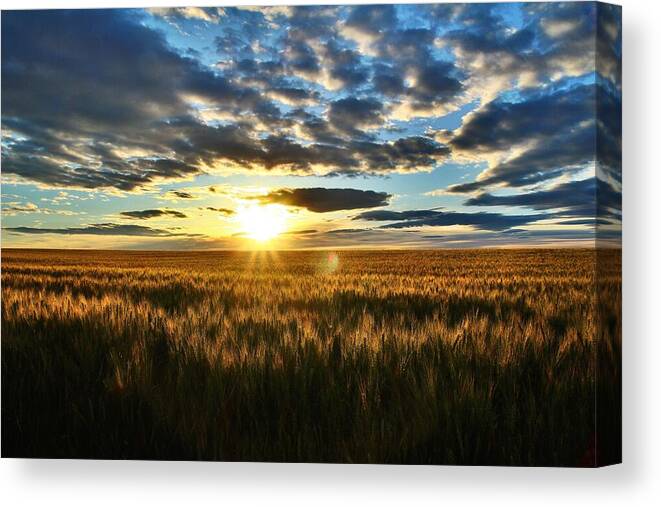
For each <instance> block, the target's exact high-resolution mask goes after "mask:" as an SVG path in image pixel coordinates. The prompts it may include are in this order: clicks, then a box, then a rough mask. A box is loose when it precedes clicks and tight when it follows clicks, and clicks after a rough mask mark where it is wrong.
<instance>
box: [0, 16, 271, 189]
mask: <svg viewBox="0 0 661 507" xmlns="http://www.w3.org/2000/svg"><path fill="white" fill-rule="evenodd" d="M140 21H141V15H140V14H138V11H123V10H109V9H108V10H69V11H67V10H61V11H13V12H10V13H7V14H6V15H3V16H2V61H3V70H2V114H3V120H2V122H3V137H4V133H5V131H6V132H7V144H6V148H3V150H2V151H3V153H2V159H3V160H2V162H3V171H4V172H5V173H7V174H9V173H11V174H15V175H17V176H20V177H23V178H25V179H28V180H32V181H37V182H40V183H43V184H47V185H53V186H68V187H77V188H87V189H94V188H104V187H106V188H109V187H114V188H117V189H120V190H133V189H136V188H139V187H143V186H146V185H149V184H152V183H154V182H157V181H161V180H164V179H185V178H190V177H192V176H194V175H196V174H199V173H201V172H203V171H204V167H205V165H206V164H205V162H206V161H205V160H203V159H201V158H200V157H198V156H197V155H196V153H197V150H196V148H197V147H196V146H194V145H192V144H191V143H193V142H194V140H193V141H191V139H190V138H189V137H187V135H188V134H191V135H197V136H198V137H202V138H203V139H204V140H206V139H208V138H210V137H214V138H215V141H216V142H219V148H218V150H212V153H207V154H206V155H207V159H208V158H209V157H210V156H212V157H213V158H214V159H220V158H223V157H227V156H231V152H232V149H233V144H232V142H231V141H230V142H229V144H228V143H225V144H223V143H222V142H220V141H221V140H222V139H223V137H224V135H225V132H224V130H223V129H213V128H209V127H207V126H206V125H204V124H202V123H200V122H199V121H197V120H196V119H195V115H196V111H195V109H194V108H193V102H202V103H206V104H211V105H215V106H216V107H217V108H220V109H223V110H225V111H227V112H228V113H231V114H238V113H240V112H241V111H250V112H252V113H253V115H254V117H255V118H260V119H262V120H263V121H267V120H272V121H274V122H276V121H277V119H278V117H279V110H278V109H277V108H276V107H275V106H274V105H273V104H272V103H271V102H269V101H268V100H267V99H265V98H264V97H263V96H262V95H261V94H260V93H259V92H258V91H257V90H254V89H252V88H249V87H242V86H238V85H237V84H235V83H233V82H231V81H230V80H229V79H227V78H225V77H224V76H222V75H220V74H218V73H215V72H213V71H212V70H211V69H210V68H208V67H206V66H204V65H202V64H201V63H200V62H199V61H197V60H195V59H194V58H190V57H186V56H182V55H180V54H178V53H176V52H175V51H174V50H173V49H172V48H171V47H170V46H169V45H168V44H167V42H166V41H165V39H164V37H163V35H161V34H160V33H159V32H156V31H154V30H151V29H149V28H148V27H146V26H144V25H143V24H141V23H140ZM241 142H243V143H244V144H245V143H248V141H247V140H245V139H244V140H242V141H241ZM226 152H229V153H226Z"/></svg>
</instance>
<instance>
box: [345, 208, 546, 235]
mask: <svg viewBox="0 0 661 507" xmlns="http://www.w3.org/2000/svg"><path fill="white" fill-rule="evenodd" d="M545 218H547V217H546V216H545V215H503V214H501V213H484V212H479V213H460V212H454V211H437V210H410V211H399V212H397V211H388V210H376V211H365V212H364V213H360V214H359V215H357V216H355V217H354V218H353V220H366V221H370V222H391V223H389V224H384V225H381V226H380V228H381V229H404V228H413V227H425V226H451V225H468V226H473V227H474V228H475V229H478V230H485V231H504V230H507V229H510V228H512V227H517V226H521V225H526V224H529V223H533V222H537V221H539V220H544V219H545Z"/></svg>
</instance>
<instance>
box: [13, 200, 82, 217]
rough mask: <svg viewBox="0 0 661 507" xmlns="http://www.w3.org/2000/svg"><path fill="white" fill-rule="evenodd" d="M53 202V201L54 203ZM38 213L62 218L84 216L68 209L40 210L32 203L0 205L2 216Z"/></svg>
mask: <svg viewBox="0 0 661 507" xmlns="http://www.w3.org/2000/svg"><path fill="white" fill-rule="evenodd" d="M54 202H55V201H54ZM33 213H39V214H41V215H64V216H74V215H84V214H85V212H83V211H73V210H68V209H52V208H41V207H39V206H37V205H36V204H34V203H32V202H27V203H20V202H3V205H2V215H3V216H9V217H11V216H16V215H23V214H33Z"/></svg>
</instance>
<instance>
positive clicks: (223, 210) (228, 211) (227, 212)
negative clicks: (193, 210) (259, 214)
mask: <svg viewBox="0 0 661 507" xmlns="http://www.w3.org/2000/svg"><path fill="white" fill-rule="evenodd" d="M204 209H206V210H209V211H214V212H216V213H220V214H221V215H225V216H230V215H234V214H235V213H236V211H234V210H233V209H229V208H214V207H213V206H207V207H206V208H204Z"/></svg>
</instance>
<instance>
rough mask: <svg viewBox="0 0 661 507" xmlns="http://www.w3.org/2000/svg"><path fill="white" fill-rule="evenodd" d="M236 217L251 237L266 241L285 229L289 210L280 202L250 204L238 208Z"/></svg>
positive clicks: (242, 228) (242, 229) (243, 230)
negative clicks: (279, 203)
mask: <svg viewBox="0 0 661 507" xmlns="http://www.w3.org/2000/svg"><path fill="white" fill-rule="evenodd" d="M236 219H237V221H238V222H239V226H240V227H241V231H242V232H244V233H245V234H246V235H247V236H248V237H249V238H251V239H254V240H255V241H260V242H264V241H269V240H271V239H273V238H275V237H276V236H278V235H279V234H281V233H283V232H284V231H285V229H286V226H287V210H286V208H285V207H284V206H280V205H278V204H267V205H259V204H249V205H246V206H243V207H241V208H239V209H238V210H237V213H236Z"/></svg>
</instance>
